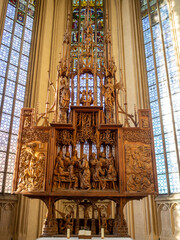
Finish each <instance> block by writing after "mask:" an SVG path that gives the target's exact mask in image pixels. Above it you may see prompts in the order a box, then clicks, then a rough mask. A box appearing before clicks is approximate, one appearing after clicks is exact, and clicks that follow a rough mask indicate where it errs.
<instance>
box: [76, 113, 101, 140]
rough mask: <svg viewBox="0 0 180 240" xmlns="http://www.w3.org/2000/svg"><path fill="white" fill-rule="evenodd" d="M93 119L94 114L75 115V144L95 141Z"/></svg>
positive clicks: (94, 122)
mask: <svg viewBox="0 0 180 240" xmlns="http://www.w3.org/2000/svg"><path fill="white" fill-rule="evenodd" d="M95 117H96V115H95V114H94V113H79V114H77V136H76V140H77V142H86V141H88V140H90V141H92V142H94V143H95V142H96V141H97V134H96V118H95Z"/></svg>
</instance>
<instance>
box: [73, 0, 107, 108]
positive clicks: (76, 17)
mask: <svg viewBox="0 0 180 240" xmlns="http://www.w3.org/2000/svg"><path fill="white" fill-rule="evenodd" d="M87 4H88V0H73V1H72V31H71V56H72V57H73V58H74V61H73V71H74V72H76V70H77V61H78V55H79V53H80V48H79V43H81V42H82V31H83V28H84V23H85V14H86V8H87ZM89 7H90V20H91V26H92V29H93V33H92V34H93V42H94V46H96V47H94V48H93V52H94V58H96V62H97V69H100V64H101V63H100V57H101V56H103V41H104V14H103V7H104V6H103V0H89ZM85 78H86V79H87V80H83V79H85ZM73 81H74V84H73V85H72V90H71V91H72V92H73V99H72V101H71V102H72V104H73V105H76V103H77V98H78V97H79V96H76V95H77V94H78V93H77V76H75V77H74V79H73ZM100 81H101V80H100V77H99V76H97V79H96V80H94V78H93V76H91V75H90V74H82V75H81V76H80V86H81V87H80V88H81V89H80V91H81V92H82V90H86V91H89V90H91V91H92V92H94V89H95V88H96V91H97V93H96V94H97V95H96V98H97V105H99V106H100V105H101V104H102V101H101V96H100ZM102 81H103V80H102ZM94 82H96V86H94ZM81 83H82V84H81Z"/></svg>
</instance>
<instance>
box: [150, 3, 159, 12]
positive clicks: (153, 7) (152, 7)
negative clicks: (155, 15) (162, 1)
mask: <svg viewBox="0 0 180 240" xmlns="http://www.w3.org/2000/svg"><path fill="white" fill-rule="evenodd" d="M150 6H151V7H150V11H151V12H154V11H155V10H156V8H157V6H156V3H155V4H153V3H152V4H150Z"/></svg>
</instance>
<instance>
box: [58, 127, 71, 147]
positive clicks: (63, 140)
mask: <svg viewBox="0 0 180 240" xmlns="http://www.w3.org/2000/svg"><path fill="white" fill-rule="evenodd" d="M56 142H57V145H59V144H62V145H70V144H73V134H72V131H68V130H62V131H58V134H57V140H56Z"/></svg>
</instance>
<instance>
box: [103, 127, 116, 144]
mask: <svg viewBox="0 0 180 240" xmlns="http://www.w3.org/2000/svg"><path fill="white" fill-rule="evenodd" d="M100 143H101V144H103V143H104V144H109V145H113V144H115V132H112V131H110V130H106V131H104V132H101V133H100Z"/></svg>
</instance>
